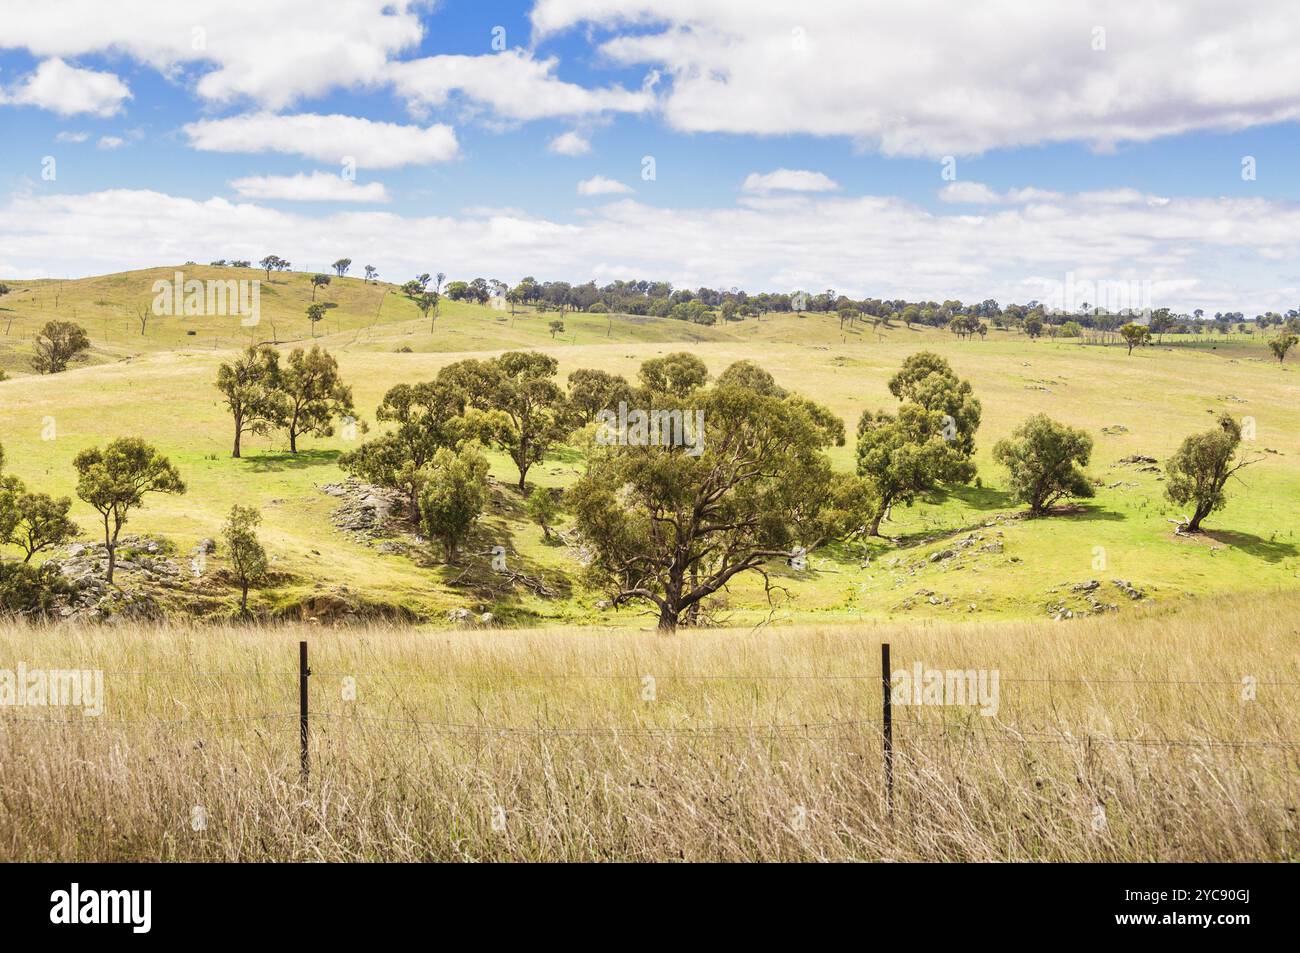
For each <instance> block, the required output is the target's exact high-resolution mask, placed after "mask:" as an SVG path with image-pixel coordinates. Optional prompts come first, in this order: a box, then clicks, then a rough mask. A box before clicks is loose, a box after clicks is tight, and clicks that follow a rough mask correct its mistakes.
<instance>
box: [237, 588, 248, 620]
mask: <svg viewBox="0 0 1300 953" xmlns="http://www.w3.org/2000/svg"><path fill="white" fill-rule="evenodd" d="M241 589H242V590H243V591H242V592H241V593H240V596H239V614H240V615H248V583H247V582H245V583H243V585H242V586H241Z"/></svg>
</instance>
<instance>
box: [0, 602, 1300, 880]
mask: <svg viewBox="0 0 1300 953" xmlns="http://www.w3.org/2000/svg"><path fill="white" fill-rule="evenodd" d="M1298 611H1300V596H1297V595H1295V594H1294V593H1290V594H1285V595H1281V594H1279V595H1274V596H1270V597H1266V598H1251V599H1236V600H1231V601H1226V600H1221V601H1218V602H1214V601H1204V602H1200V603H1198V604H1196V605H1193V606H1188V607H1185V610H1184V611H1182V612H1179V613H1169V612H1167V611H1163V610H1161V609H1159V608H1158V607H1151V606H1148V607H1146V608H1144V609H1142V610H1140V611H1139V612H1137V613H1134V614H1133V615H1131V616H1130V617H1128V618H1123V619H1119V618H1115V617H1113V616H1111V617H1107V618H1104V619H1088V620H1082V621H1079V622H1076V623H1075V624H1074V625H1071V626H1065V627H1062V626H1059V625H1053V624H1051V623H1001V624H975V623H965V624H948V623H924V624H919V623H898V624H881V625H859V626H851V627H809V626H803V627H784V628H765V629H762V630H759V631H741V630H729V631H727V630H713V631H695V632H690V633H682V634H680V635H678V636H672V637H665V636H660V635H655V634H640V633H627V632H623V633H619V634H617V635H615V634H611V633H610V632H608V631H601V630H597V629H582V630H547V631H517V632H488V633H456V634H447V633H441V634H440V633H433V632H428V631H424V632H421V631H416V630H412V629H409V628H397V627H377V626H374V627H368V628H363V629H340V630H338V631H330V630H325V629H320V628H317V627H312V626H303V627H284V628H264V629H239V628H224V629H214V628H208V629H199V630H196V629H187V628H162V629H140V628H136V627H125V626H124V627H119V628H114V629H70V628H68V627H66V626H65V627H62V628H60V629H59V630H58V631H57V632H52V631H48V630H45V629H39V628H26V627H15V626H8V627H5V628H3V629H0V668H4V669H9V670H11V671H12V670H14V669H15V667H16V666H17V665H18V664H19V663H20V662H23V663H25V664H26V666H27V667H28V669H32V668H38V667H40V668H55V667H62V668H75V669H102V670H103V671H104V686H105V700H106V701H105V708H104V712H103V714H102V715H101V716H99V717H98V718H92V717H83V715H82V714H81V713H80V711H77V710H67V709H50V708H36V707H27V708H21V709H18V708H0V765H2V766H3V768H2V769H0V771H2V772H3V774H2V775H0V776H2V777H3V784H0V859H3V860H53V859H58V860H143V859H162V860H261V861H265V860H426V859H429V860H532V859H548V860H561V859H565V860H669V861H673V860H741V859H763V860H922V859H923V860H1070V861H1075V860H1119V861H1149V860H1197V861H1210V860H1229V861H1230V860H1261V859H1269V860H1296V859H1297V858H1298V856H1300V820H1298V815H1297V809H1298V808H1300V770H1297V768H1298V765H1297V756H1298V754H1300V751H1298V748H1297V746H1298V745H1300V708H1297V705H1296V699H1297V695H1300V652H1298V651H1297V648H1300V632H1298V631H1297V628H1296V622H1295V620H1296V618H1297V612H1298ZM299 639H306V640H308V641H309V643H310V652H311V665H312V676H311V678H310V689H309V692H310V699H311V707H312V715H311V719H312V721H311V725H312V728H311V733H310V751H311V758H312V771H311V774H310V777H309V779H308V781H307V783H306V784H303V783H302V782H301V779H300V775H299V764H298V724H297V692H298V676H297V662H298V656H297V642H298V640H299ZM882 641H889V642H890V643H891V644H892V650H893V666H892V667H893V668H894V669H895V670H897V669H910V668H911V667H912V666H913V665H914V664H917V663H920V664H922V665H923V666H925V667H926V668H933V669H962V670H965V669H981V670H996V671H997V672H998V674H999V677H1000V690H999V698H998V706H997V712H996V715H995V716H990V717H985V716H981V715H980V714H979V713H978V712H977V711H975V710H974V709H972V708H970V707H938V706H929V705H922V706H899V707H896V708H895V709H894V721H895V726H894V743H895V750H896V760H895V775H896V791H895V796H894V807H893V811H892V813H891V812H889V811H888V810H887V807H886V800H885V791H884V781H883V769H882V746H881V728H880V719H881V685H880V650H879V644H880V643H881V642H882ZM647 676H649V677H650V679H652V681H650V680H648V679H647ZM1248 679H1253V680H1254V694H1253V695H1252V694H1251V692H1250V691H1248V690H1247V688H1246V684H1245V682H1244V680H1248ZM350 680H351V681H350ZM351 688H354V689H355V696H354V697H355V700H347V698H348V697H349V692H350V689H351Z"/></svg>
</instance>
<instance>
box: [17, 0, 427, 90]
mask: <svg viewBox="0 0 1300 953" xmlns="http://www.w3.org/2000/svg"><path fill="white" fill-rule="evenodd" d="M423 7H424V4H423V3H419V2H414V0H402V2H393V0H347V2H343V3H334V4H331V5H330V6H329V9H328V11H327V12H324V13H322V10H321V5H320V3H319V0H186V2H185V3H176V2H173V0H115V2H113V3H105V2H103V0H61V2H60V3H58V4H53V3H50V2H49V0H6V3H5V14H4V15H5V24H4V32H3V34H2V35H0V47H11V48H14V47H18V48H25V49H27V50H29V51H30V52H32V53H33V54H34V55H36V56H82V55H85V54H90V53H103V52H110V51H111V52H114V53H124V54H126V55H128V56H131V57H133V58H135V59H136V60H139V61H140V62H143V63H147V64H149V65H150V66H153V67H154V68H155V69H157V70H159V71H160V72H162V73H163V74H164V75H167V76H169V77H172V76H178V77H181V78H183V79H189V81H191V82H193V83H194V88H195V90H196V91H197V92H198V94H199V95H200V96H202V97H203V98H205V99H209V100H214V101H222V102H224V101H230V100H234V99H238V98H241V97H248V98H250V99H252V100H254V101H256V102H258V103H261V104H262V105H264V106H266V107H268V108H271V109H283V108H285V107H286V106H289V105H290V104H292V103H293V102H295V101H296V100H297V99H299V98H301V97H303V96H319V95H321V94H324V93H326V92H328V91H329V90H331V89H335V88H346V87H355V86H373V85H376V84H378V83H380V82H381V81H382V80H383V76H384V73H385V71H386V69H387V66H388V61H389V58H390V57H391V56H393V55H395V54H397V53H399V52H401V51H403V50H406V49H411V48H414V47H415V46H416V45H417V44H418V43H419V41H420V37H421V35H422V33H423V31H422V28H421V26H420V19H419V11H420V9H422V8H423ZM290 24H291V25H292V29H289V28H287V26H288V25H290ZM183 67H193V68H195V70H196V71H197V72H199V73H200V74H201V75H199V76H198V78H197V80H196V81H195V80H193V79H192V78H187V77H185V76H184V75H183V69H182V68H183Z"/></svg>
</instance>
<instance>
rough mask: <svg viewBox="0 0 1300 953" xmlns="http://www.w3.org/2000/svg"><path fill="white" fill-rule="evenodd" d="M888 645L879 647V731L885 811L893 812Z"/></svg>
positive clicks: (892, 724) (892, 755)
mask: <svg viewBox="0 0 1300 953" xmlns="http://www.w3.org/2000/svg"><path fill="white" fill-rule="evenodd" d="M889 671H890V670H889V643H888V642H882V643H881V645H880V692H881V700H882V708H881V711H882V714H883V716H884V717H883V718H882V720H881V730H882V732H883V738H884V743H885V811H886V812H887V813H890V814H892V813H893V812H894V710H893V707H892V699H891V697H890V696H891V695H892V692H891V691H890V687H891V686H890V674H889Z"/></svg>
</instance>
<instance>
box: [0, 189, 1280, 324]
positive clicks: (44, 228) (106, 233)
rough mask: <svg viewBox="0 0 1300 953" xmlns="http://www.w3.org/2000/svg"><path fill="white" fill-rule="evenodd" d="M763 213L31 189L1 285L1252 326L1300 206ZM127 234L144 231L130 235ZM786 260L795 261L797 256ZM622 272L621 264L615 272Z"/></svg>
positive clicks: (803, 202)
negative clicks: (1143, 291) (200, 283)
mask: <svg viewBox="0 0 1300 953" xmlns="http://www.w3.org/2000/svg"><path fill="white" fill-rule="evenodd" d="M793 198H794V200H793V201H786V202H783V203H781V204H779V205H777V206H774V207H770V208H769V207H749V206H741V207H734V206H732V207H722V208H711V209H710V208H704V209H701V208H658V207H653V206H649V205H645V204H643V203H641V202H637V201H634V200H630V199H624V200H620V201H614V202H609V203H605V204H603V205H598V206H595V207H594V208H591V209H589V210H587V211H588V214H586V215H585V216H582V217H580V218H579V220H578V221H576V222H561V221H556V220H551V219H547V218H542V217H537V216H532V215H528V214H526V213H522V212H519V211H511V210H501V209H497V210H491V209H479V210H475V211H472V212H466V213H462V214H461V215H458V216H403V215H399V214H395V213H393V212H391V211H386V210H352V211H335V212H331V213H330V214H328V215H324V216H320V217H316V216H308V215H304V214H301V213H299V212H298V211H296V210H290V211H281V210H278V209H273V208H268V207H265V206H262V205H258V204H256V203H255V202H238V203H236V202H231V201H229V200H226V199H220V198H213V199H209V200H207V201H196V200H194V199H189V198H182V197H176V196H170V195H165V194H162V193H158V192H152V191H134V190H111V191H104V192H95V193H89V194H68V193H55V194H45V193H37V192H33V193H30V194H19V195H15V196H12V197H11V198H10V199H9V201H8V203H7V205H6V206H4V207H2V208H0V219H3V221H5V223H6V227H5V229H4V230H3V231H0V262H6V263H8V266H9V267H8V272H9V273H12V274H15V275H22V276H26V277H38V276H40V275H43V274H55V275H84V274H95V273H105V272H114V271H120V270H124V269H127V268H142V267H149V266H156V265H161V264H170V263H178V262H183V261H187V260H194V261H207V260H210V259H213V258H230V257H238V258H250V259H253V260H256V259H258V258H260V257H262V255H264V254H266V252H267V251H268V250H271V249H275V250H276V251H277V252H278V253H280V254H283V255H285V256H286V257H288V258H289V259H290V260H292V261H333V260H334V258H337V257H338V254H339V250H340V249H344V250H346V251H348V253H349V254H351V255H352V257H354V258H357V259H358V260H360V259H361V258H362V257H364V258H365V260H367V261H372V262H373V263H374V264H375V265H377V266H378V267H379V269H380V270H381V271H382V272H383V273H384V274H396V275H401V274H415V273H418V272H419V271H427V270H428V268H429V263H428V249H430V248H435V249H438V250H439V251H438V267H439V269H440V270H443V271H446V272H447V273H448V274H450V275H456V276H461V277H465V276H469V277H472V276H474V275H491V276H494V277H500V278H503V279H507V278H508V279H515V278H517V277H518V276H520V275H525V274H533V275H536V276H537V277H538V278H541V279H545V278H556V279H563V280H566V281H582V280H585V279H587V278H589V277H590V278H595V279H596V280H597V281H601V282H603V281H609V280H613V279H614V278H627V277H628V276H629V275H636V276H638V277H642V276H643V277H645V278H651V279H662V280H667V281H672V282H673V283H674V284H676V285H678V286H686V287H697V286H699V285H709V286H711V287H730V286H732V285H736V286H739V287H743V288H747V289H767V290H781V291H792V290H795V289H796V288H799V287H802V288H805V289H808V288H825V287H832V288H837V289H841V290H843V291H844V292H845V293H846V294H850V295H853V296H855V297H863V296H875V297H887V298H894V297H903V298H911V299H916V298H925V299H935V300H944V299H946V298H959V299H961V300H964V301H972V300H982V299H984V298H986V297H993V298H997V299H998V300H999V301H1002V302H1003V303H1006V302H1008V301H1013V300H1014V301H1020V302H1024V301H1027V300H1029V299H1031V298H1040V299H1042V298H1044V297H1045V292H1046V287H1047V286H1046V284H1045V282H1047V281H1054V282H1056V283H1058V284H1060V283H1062V282H1065V281H1066V279H1067V276H1068V275H1073V280H1074V282H1075V283H1076V285H1077V284H1078V283H1079V282H1082V281H1128V280H1136V281H1147V282H1150V287H1151V289H1152V299H1153V300H1152V304H1153V305H1154V306H1156V307H1161V306H1170V307H1174V308H1177V309H1179V310H1182V311H1190V310H1191V309H1192V308H1198V307H1199V308H1204V309H1205V310H1207V311H1209V312H1210V313H1213V312H1214V311H1219V310H1233V311H1236V310H1241V311H1244V312H1246V313H1247V314H1255V313H1259V312H1262V311H1264V310H1269V309H1272V310H1283V311H1284V310H1286V309H1287V308H1291V307H1294V306H1295V301H1296V300H1297V298H1300V287H1297V282H1296V279H1295V268H1294V255H1293V251H1292V249H1293V246H1294V236H1295V235H1296V234H1297V232H1298V231H1300V205H1298V204H1297V203H1294V202H1284V201H1270V200H1266V199H1231V198H1204V199H1202V198H1194V199H1189V198H1177V197H1171V198H1169V200H1168V202H1167V203H1166V204H1164V205H1159V204H1154V205H1153V204H1151V202H1150V201H1149V199H1150V198H1151V196H1147V195H1144V194H1141V193H1134V194H1133V195H1131V196H1128V197H1125V196H1123V195H1120V194H1118V193H1113V194H1111V195H1110V196H1109V197H1108V198H1109V200H1108V201H1104V202H1099V201H1096V196H1095V195H1088V194H1080V195H1067V196H1061V197H1059V198H1058V199H1056V200H1053V201H1043V202H1034V203H1030V204H1024V205H1001V206H997V207H995V209H994V210H993V211H991V212H989V213H987V214H969V213H967V212H965V211H955V212H952V213H947V214H936V213H934V212H931V211H928V210H926V209H924V208H921V207H920V206H917V205H915V204H912V203H909V202H905V201H902V200H900V199H896V198H886V197H877V196H860V197H849V196H825V195H821V196H816V197H810V196H802V197H793ZM124 221H148V222H150V223H152V225H153V227H151V228H149V229H126V230H123V229H122V227H121V223H122V222H124ZM792 249H794V250H797V254H792ZM615 256H616V257H615Z"/></svg>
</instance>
